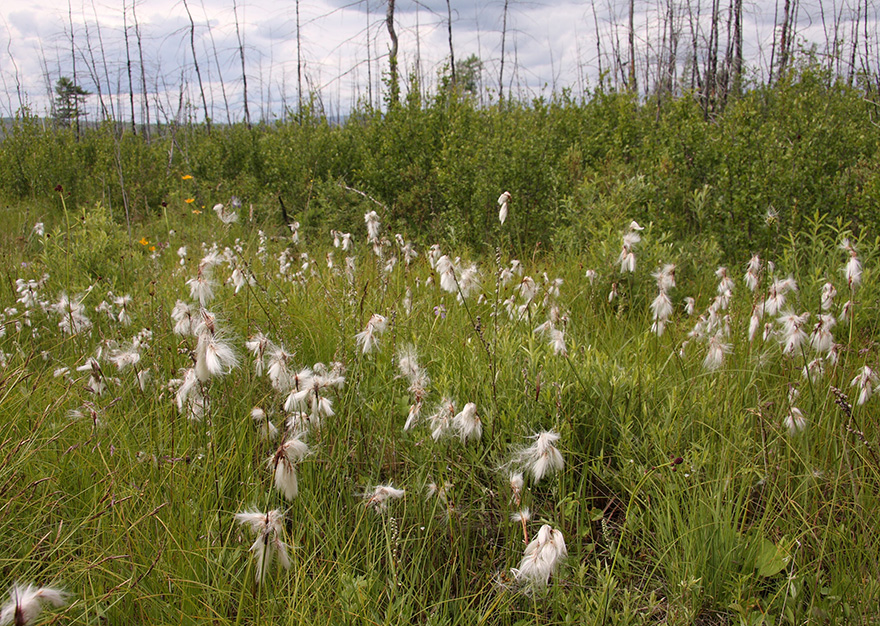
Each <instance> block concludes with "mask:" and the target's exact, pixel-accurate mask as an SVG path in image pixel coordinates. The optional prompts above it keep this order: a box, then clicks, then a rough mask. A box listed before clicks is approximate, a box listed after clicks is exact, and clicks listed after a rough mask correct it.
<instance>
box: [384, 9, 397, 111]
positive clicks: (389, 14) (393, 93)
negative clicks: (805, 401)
mask: <svg viewBox="0 0 880 626" xmlns="http://www.w3.org/2000/svg"><path fill="white" fill-rule="evenodd" d="M394 3H395V0H388V9H387V10H386V12H385V26H386V27H387V28H388V36H389V37H390V38H391V49H390V50H389V51H388V70H389V76H388V82H389V85H388V89H389V92H390V93H389V94H388V108H389V109H391V108H392V107H395V106H397V105H398V104H399V103H400V81H399V79H398V76H397V33H396V32H395V31H394Z"/></svg>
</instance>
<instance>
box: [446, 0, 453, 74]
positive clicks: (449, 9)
mask: <svg viewBox="0 0 880 626" xmlns="http://www.w3.org/2000/svg"><path fill="white" fill-rule="evenodd" d="M446 30H447V33H448V34H449V72H450V74H451V76H452V88H453V89H455V49H454V48H453V47H452V7H451V6H450V4H449V0H446Z"/></svg>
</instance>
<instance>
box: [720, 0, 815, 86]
mask: <svg viewBox="0 0 880 626" xmlns="http://www.w3.org/2000/svg"><path fill="white" fill-rule="evenodd" d="M820 5H821V3H820ZM733 13H734V15H733V82H732V85H733V92H734V94H735V95H737V96H738V95H740V94H741V93H742V71H743V32H742V19H743V3H742V0H734V1H733Z"/></svg>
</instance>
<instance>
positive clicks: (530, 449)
mask: <svg viewBox="0 0 880 626" xmlns="http://www.w3.org/2000/svg"><path fill="white" fill-rule="evenodd" d="M532 439H534V440H535V442H534V443H533V444H532V445H530V446H527V447H525V448H522V449H520V450H519V451H518V452H517V454H516V456H515V458H514V463H515V464H517V465H519V466H521V467H522V468H523V470H524V471H526V472H528V473H529V474H531V476H532V480H534V481H535V482H536V483H537V482H540V481H541V479H542V478H544V476H546V475H547V474H548V473H550V472H558V471H560V470H561V469H562V468H563V467H564V466H565V461H564V460H563V458H562V453H561V452H560V451H559V448H557V447H556V442H558V441H559V439H560V435H559V433H557V432H555V431H552V430H544V431H541V432H539V433H536V434H535V435H532Z"/></svg>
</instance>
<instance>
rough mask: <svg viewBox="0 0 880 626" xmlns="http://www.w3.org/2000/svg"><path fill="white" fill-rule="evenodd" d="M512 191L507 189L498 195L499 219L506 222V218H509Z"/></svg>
mask: <svg viewBox="0 0 880 626" xmlns="http://www.w3.org/2000/svg"><path fill="white" fill-rule="evenodd" d="M510 197H511V196H510V192H509V191H505V192H504V193H502V194H501V195H500V196H498V206H499V209H498V221H499V222H501V223H502V224H504V222H505V220H507V213H508V203H509V202H510Z"/></svg>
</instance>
